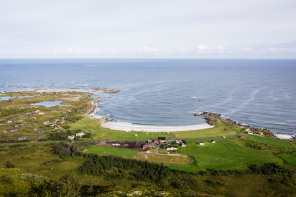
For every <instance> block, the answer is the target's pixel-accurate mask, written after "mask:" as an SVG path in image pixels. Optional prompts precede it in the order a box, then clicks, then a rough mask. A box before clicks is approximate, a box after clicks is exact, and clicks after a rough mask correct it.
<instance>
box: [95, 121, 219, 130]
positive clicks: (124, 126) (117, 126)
mask: <svg viewBox="0 0 296 197" xmlns="http://www.w3.org/2000/svg"><path fill="white" fill-rule="evenodd" d="M101 126H102V127H104V128H109V129H113V130H121V131H145V132H173V131H192V130H200V129H208V128H213V127H214V126H211V125H209V124H200V125H188V126H149V125H136V124H131V123H127V122H113V121H111V122H105V123H102V124H101Z"/></svg>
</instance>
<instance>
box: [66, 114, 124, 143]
mask: <svg viewBox="0 0 296 197" xmlns="http://www.w3.org/2000/svg"><path fill="white" fill-rule="evenodd" d="M70 129H71V130H81V131H90V132H91V133H92V138H93V139H95V140H105V139H110V137H111V136H114V135H118V134H121V133H125V132H124V131H115V130H111V129H106V128H103V127H101V125H100V121H99V120H98V119H91V118H89V117H87V116H84V117H83V118H82V119H81V120H78V121H76V122H74V123H73V124H71V125H70Z"/></svg>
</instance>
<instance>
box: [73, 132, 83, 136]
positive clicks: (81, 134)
mask: <svg viewBox="0 0 296 197" xmlns="http://www.w3.org/2000/svg"><path fill="white" fill-rule="evenodd" d="M75 135H76V137H80V136H84V133H83V132H79V133H76V134H75Z"/></svg>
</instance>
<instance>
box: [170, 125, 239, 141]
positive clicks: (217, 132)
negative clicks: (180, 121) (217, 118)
mask: <svg viewBox="0 0 296 197" xmlns="http://www.w3.org/2000/svg"><path fill="white" fill-rule="evenodd" d="M237 132H238V130H237V129H235V128H233V127H230V126H227V125H225V124H223V123H217V125H216V126H215V127H213V128H210V129H201V130H194V131H178V132H173V134H174V135H175V136H176V138H180V139H181V138H200V137H215V136H224V135H233V134H236V133H237Z"/></svg>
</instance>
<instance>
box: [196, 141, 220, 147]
mask: <svg viewBox="0 0 296 197" xmlns="http://www.w3.org/2000/svg"><path fill="white" fill-rule="evenodd" d="M211 143H212V144H215V143H216V141H215V140H211ZM198 145H200V146H204V145H205V143H204V142H199V143H198Z"/></svg>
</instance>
